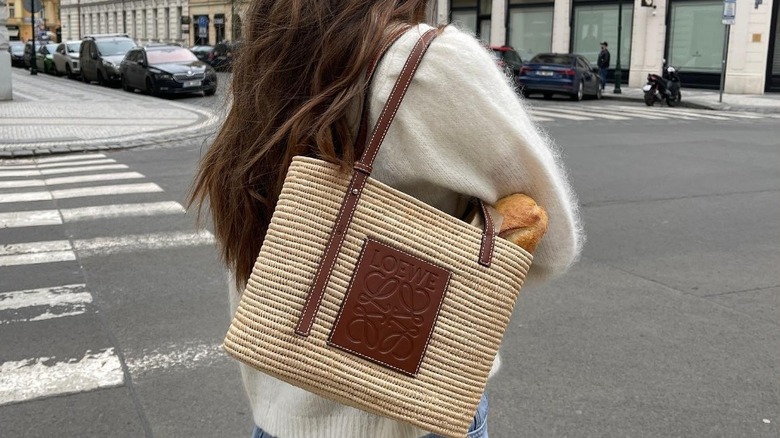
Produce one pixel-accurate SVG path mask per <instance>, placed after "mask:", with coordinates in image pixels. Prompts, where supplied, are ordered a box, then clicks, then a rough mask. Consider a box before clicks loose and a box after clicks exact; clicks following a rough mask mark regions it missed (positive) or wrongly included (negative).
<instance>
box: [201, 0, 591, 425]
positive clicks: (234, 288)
mask: <svg viewBox="0 0 780 438" xmlns="http://www.w3.org/2000/svg"><path fill="white" fill-rule="evenodd" d="M425 16H426V0H405V1H404V0H371V1H368V0H306V1H302V0H255V1H254V2H251V4H250V6H249V10H248V11H247V14H246V18H245V22H246V27H245V37H246V43H245V44H244V46H243V48H242V50H241V54H240V59H239V61H238V63H237V65H235V66H234V69H233V84H232V107H231V109H230V112H229V114H228V116H227V118H226V120H225V123H224V125H223V127H222V129H221V130H220V132H219V134H218V136H217V138H216V140H215V142H214V144H213V145H212V147H211V148H210V149H209V151H208V153H207V154H206V156H205V157H204V158H203V160H202V162H201V166H200V170H199V173H198V175H197V178H196V181H195V184H194V189H193V194H192V202H194V203H195V204H197V205H198V206H200V207H202V206H203V204H204V202H205V201H208V202H209V207H210V210H211V216H212V219H213V224H214V232H215V235H216V238H217V241H218V243H219V246H220V249H221V255H222V257H223V259H224V261H225V263H226V265H227V267H228V269H229V271H230V288H229V289H230V292H229V296H230V302H231V308H232V309H233V310H235V308H236V306H237V303H238V299H239V297H240V293H241V292H240V291H241V290H243V287H244V285H245V283H246V281H247V279H248V278H249V275H250V273H251V270H252V265H253V263H254V261H255V259H256V257H257V254H258V252H259V251H260V246H261V243H262V241H263V236H264V234H265V231H266V229H267V226H268V223H269V220H270V218H271V215H272V213H273V210H274V205H275V203H276V201H277V198H278V196H279V192H280V190H281V185H282V182H283V179H284V176H285V173H286V171H287V168H288V166H289V163H290V161H291V159H292V157H293V156H296V155H308V156H314V157H318V158H321V159H325V160H329V161H332V162H335V163H340V164H341V165H342V166H343V167H344V169H349V168H351V165H352V163H353V162H354V161H355V160H356V159H357V157H358V155H359V153H360V151H356V150H355V145H354V143H355V137H356V131H357V129H358V126H359V124H360V117H359V116H360V114H361V105H362V103H363V99H364V96H365V93H366V92H368V93H369V96H368V97H369V99H368V104H369V117H370V120H369V123H370V125H369V126H373V125H374V124H375V123H376V120H377V118H378V116H379V112H380V111H381V109H382V106H383V104H384V101H385V100H386V98H387V96H388V95H389V93H390V89H391V88H392V86H393V84H394V83H395V81H396V79H397V77H398V75H399V72H400V71H401V68H402V66H403V64H404V62H405V61H406V59H407V56H408V55H409V53H410V51H411V48H412V46H413V45H414V43H415V42H416V41H417V39H418V38H419V36H420V35H421V34H422V33H423V32H424V31H426V30H428V29H430V26H427V25H426V24H423V22H424V20H425ZM404 26H406V27H407V29H406V31H405V32H404V33H403V34H402V36H401V37H400V38H399V39H398V40H397V41H396V42H395V43H394V44H392V46H391V47H390V48H389V49H388V50H387V52H386V54H385V56H384V57H383V59H382V61H381V62H380V63H379V65H378V67H377V69H376V71H375V74H374V77H373V79H372V80H371V82H370V83H368V82H367V80H366V71H367V68H368V66H369V64H370V63H371V61H372V59H373V58H374V57H375V56H376V54H377V53H378V52H379V51H380V48H381V47H383V46H384V45H386V43H387V42H388V40H389V38H390V35H392V34H395V33H397V32H399V29H401V30H403V27H404ZM372 177H375V178H376V179H378V180H379V181H382V182H384V183H386V184H388V185H390V186H392V187H394V188H396V189H399V190H401V191H403V192H406V193H408V194H410V195H412V196H414V197H416V198H418V199H420V200H422V201H424V202H426V203H428V204H430V205H432V206H434V207H436V208H438V209H440V210H442V211H445V212H448V213H450V214H453V215H458V214H459V213H461V211H459V205H462V203H461V202H460V201H461V200H462V199H464V198H469V197H477V198H480V199H482V200H484V201H486V202H489V203H493V202H495V201H496V200H497V199H499V198H500V197H502V196H505V195H508V194H511V193H518V192H522V193H526V194H529V195H530V196H531V197H533V198H534V199H535V200H536V201H537V202H538V203H539V204H540V205H542V206H543V207H544V208H545V209H546V210H547V212H548V215H549V218H550V219H549V229H548V233H547V235H546V237H545V238H544V239H543V240H542V242H541V244H540V246H539V247H538V249H537V251H536V253H535V259H534V265H533V267H532V269H531V272H530V274H529V278H528V280H527V282H528V281H530V282H534V281H535V280H536V281H539V280H546V279H549V278H551V277H553V276H555V275H557V274H560V273H562V272H564V271H565V270H566V269H567V268H568V267H569V266H570V265H571V264H572V263H573V262H574V260H575V259H576V257H577V255H578V253H579V250H580V247H581V241H582V237H581V233H580V228H579V222H578V218H577V211H576V202H575V200H574V197H573V194H572V192H571V190H570V188H569V186H568V183H567V180H566V178H565V175H564V173H563V171H562V170H561V167H560V166H559V165H558V163H557V162H556V156H555V155H554V153H553V152H552V151H551V149H550V145H549V143H548V141H547V139H546V138H545V137H543V136H542V135H540V134H539V132H538V131H537V130H536V129H535V127H534V126H533V124H532V123H531V121H530V119H529V117H528V115H527V114H526V112H525V111H524V109H523V107H522V105H521V104H520V102H519V101H518V100H517V97H516V94H515V93H514V92H513V90H512V88H511V87H510V85H509V84H508V82H507V78H505V77H503V76H502V74H501V72H500V71H499V69H498V68H497V66H496V65H495V63H494V61H493V59H492V58H491V56H490V55H489V54H488V53H487V51H486V50H485V49H484V48H483V47H482V46H481V45H480V44H479V43H478V42H477V41H476V40H475V39H474V38H473V37H472V36H470V35H468V34H466V33H464V32H461V31H459V30H457V29H456V28H454V27H446V28H444V29H442V30H441V31H440V35H439V37H438V38H437V39H436V40H435V41H434V42H433V44H432V45H431V47H430V49H429V50H428V53H427V54H426V55H425V58H424V59H423V61H422V63H421V64H420V67H419V70H418V71H417V74H416V75H415V77H414V80H413V82H412V84H411V85H410V88H409V91H408V94H407V95H406V97H405V98H404V101H403V103H402V105H401V107H400V109H399V110H398V113H397V116H396V118H395V120H394V122H393V124H392V127H391V128H390V131H389V132H388V134H387V137H386V139H385V141H384V143H383V147H382V149H381V151H380V153H379V156H378V157H377V159H376V161H375V164H374V171H373V174H372ZM498 366H499V360H498V359H496V362H495V364H494V366H493V372H492V373H491V374H493V373H495V371H496V370H497V369H498ZM241 372H242V376H243V381H244V385H245V388H246V391H247V394H248V396H249V401H250V403H251V405H252V412H253V417H254V421H255V423H256V425H257V426H258V427H257V428H256V429H255V432H254V436H255V437H267V436H273V437H278V438H320V437H339V438H349V437H380V438H382V437H387V438H399V437H400V438H405V437H408V438H418V437H420V436H423V435H425V433H426V432H425V431H423V430H420V429H417V428H415V427H413V426H411V425H408V424H402V423H398V422H396V421H393V420H390V419H386V418H383V417H378V416H376V415H372V414H369V413H366V412H363V411H359V410H357V409H354V408H351V407H347V406H343V405H340V404H338V403H335V402H331V401H329V400H326V399H323V398H320V397H318V396H315V395H313V394H311V393H308V392H306V391H304V390H301V389H298V388H295V387H293V386H291V385H288V384H286V383H283V382H281V381H278V380H276V379H274V378H271V377H269V376H267V375H264V374H262V373H259V372H257V371H255V370H253V369H252V368H249V367H247V366H244V365H242V366H241ZM486 414H487V401H486V399H484V398H483V402H482V403H481V404H480V407H479V409H478V412H477V415H476V416H475V421H474V424H473V425H472V429H471V430H472V432H471V434H470V436H471V437H487V426H486ZM261 428H262V429H261Z"/></svg>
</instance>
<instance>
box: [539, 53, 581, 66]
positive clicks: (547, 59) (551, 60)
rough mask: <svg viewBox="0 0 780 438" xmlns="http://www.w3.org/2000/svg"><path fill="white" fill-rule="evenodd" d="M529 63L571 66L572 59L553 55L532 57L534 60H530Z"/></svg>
mask: <svg viewBox="0 0 780 438" xmlns="http://www.w3.org/2000/svg"><path fill="white" fill-rule="evenodd" d="M531 63H532V64H561V65H571V63H572V58H571V56H569V55H554V54H545V55H536V56H534V59H532V60H531Z"/></svg>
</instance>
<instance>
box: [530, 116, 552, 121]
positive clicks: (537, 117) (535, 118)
mask: <svg viewBox="0 0 780 438" xmlns="http://www.w3.org/2000/svg"><path fill="white" fill-rule="evenodd" d="M531 118H532V119H533V120H534V121H535V122H552V121H553V120H555V119H551V118H548V117H541V116H537V115H534V114H531Z"/></svg>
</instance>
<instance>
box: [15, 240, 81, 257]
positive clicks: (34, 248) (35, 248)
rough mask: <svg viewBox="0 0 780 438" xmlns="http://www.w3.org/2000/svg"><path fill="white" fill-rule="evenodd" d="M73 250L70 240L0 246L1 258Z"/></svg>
mask: <svg viewBox="0 0 780 438" xmlns="http://www.w3.org/2000/svg"><path fill="white" fill-rule="evenodd" d="M71 249H73V248H72V247H71V245H70V241H68V240H49V241H45V242H23V243H9V244H5V245H0V256H8V255H16V254H30V253H43V252H49V251H69V250H71Z"/></svg>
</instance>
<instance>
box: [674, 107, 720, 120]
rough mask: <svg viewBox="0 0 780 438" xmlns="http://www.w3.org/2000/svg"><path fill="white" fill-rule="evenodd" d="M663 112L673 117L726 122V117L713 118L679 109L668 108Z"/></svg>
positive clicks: (708, 115)
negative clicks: (673, 115) (680, 116)
mask: <svg viewBox="0 0 780 438" xmlns="http://www.w3.org/2000/svg"><path fill="white" fill-rule="evenodd" d="M665 111H667V112H669V113H671V114H675V115H682V116H691V117H699V118H703V119H710V120H728V117H722V116H713V115H710V114H704V113H703V112H694V111H685V110H681V109H679V108H668V109H666V110H665Z"/></svg>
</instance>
